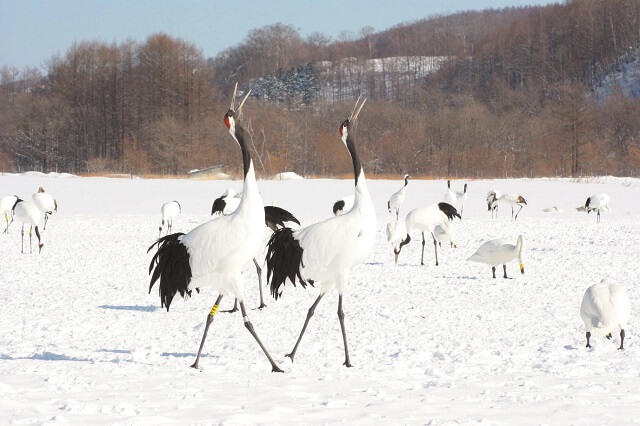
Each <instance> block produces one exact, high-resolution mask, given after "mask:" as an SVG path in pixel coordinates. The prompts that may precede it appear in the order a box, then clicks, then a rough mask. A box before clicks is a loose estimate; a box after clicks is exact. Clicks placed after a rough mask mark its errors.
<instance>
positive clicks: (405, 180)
mask: <svg viewBox="0 0 640 426" xmlns="http://www.w3.org/2000/svg"><path fill="white" fill-rule="evenodd" d="M407 185H409V176H407V177H405V178H404V186H407Z"/></svg>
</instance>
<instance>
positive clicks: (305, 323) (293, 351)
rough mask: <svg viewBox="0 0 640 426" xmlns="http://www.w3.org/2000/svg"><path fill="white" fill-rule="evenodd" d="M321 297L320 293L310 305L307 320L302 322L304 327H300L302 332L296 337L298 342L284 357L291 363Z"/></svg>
mask: <svg viewBox="0 0 640 426" xmlns="http://www.w3.org/2000/svg"><path fill="white" fill-rule="evenodd" d="M322 296H324V295H323V294H322V293H320V295H319V296H318V298H317V299H316V301H315V302H313V305H311V307H310V308H309V311H308V312H307V319H305V320H304V325H303V326H302V331H300V336H298V340H297V341H296V345H295V346H294V347H293V350H292V351H291V353H288V354H286V355H285V356H287V357H289V358H291V362H293V358H295V356H296V352H297V351H298V346H299V345H300V341H301V340H302V336H303V335H304V332H305V330H306V329H307V325H308V324H309V320H310V319H311V317H312V316H313V313H314V312H315V310H316V306H318V303H320V299H322Z"/></svg>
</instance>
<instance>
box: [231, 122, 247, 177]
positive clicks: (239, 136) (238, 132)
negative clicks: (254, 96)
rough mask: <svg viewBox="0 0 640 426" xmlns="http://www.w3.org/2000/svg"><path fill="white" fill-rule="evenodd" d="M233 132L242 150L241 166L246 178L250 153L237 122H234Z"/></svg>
mask: <svg viewBox="0 0 640 426" xmlns="http://www.w3.org/2000/svg"><path fill="white" fill-rule="evenodd" d="M235 134H236V140H237V141H238V145H240V149H241V150H242V167H243V168H244V177H245V179H246V178H247V173H249V167H250V165H251V153H250V152H249V148H248V147H247V144H246V143H245V131H244V129H243V128H242V126H241V125H240V123H238V122H236V128H235Z"/></svg>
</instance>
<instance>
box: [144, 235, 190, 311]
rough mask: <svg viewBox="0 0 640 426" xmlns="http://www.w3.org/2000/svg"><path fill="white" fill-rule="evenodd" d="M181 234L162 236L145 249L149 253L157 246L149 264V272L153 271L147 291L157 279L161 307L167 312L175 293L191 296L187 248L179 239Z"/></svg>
mask: <svg viewBox="0 0 640 426" xmlns="http://www.w3.org/2000/svg"><path fill="white" fill-rule="evenodd" d="M182 235H184V234H183V233H182V232H178V233H176V234H171V235H167V236H164V237H162V238H160V239H158V241H156V242H155V243H153V244H152V245H151V247H149V250H147V253H149V252H150V251H151V250H152V249H153V248H154V247H155V246H158V251H156V253H155V254H154V255H153V258H152V259H151V263H150V264H149V274H151V273H152V271H153V274H151V281H150V282H149V293H151V289H152V288H153V285H154V284H155V283H156V281H158V279H159V280H160V285H159V289H158V293H159V294H160V303H161V304H162V307H166V308H167V312H168V311H169V306H170V305H171V301H172V300H173V296H175V295H176V293H180V296H182V297H184V296H185V295H188V296H191V291H190V290H189V282H190V281H191V266H190V265H189V253H188V252H187V248H186V247H185V246H184V245H183V244H182V243H181V242H180V241H179V238H180V236H182Z"/></svg>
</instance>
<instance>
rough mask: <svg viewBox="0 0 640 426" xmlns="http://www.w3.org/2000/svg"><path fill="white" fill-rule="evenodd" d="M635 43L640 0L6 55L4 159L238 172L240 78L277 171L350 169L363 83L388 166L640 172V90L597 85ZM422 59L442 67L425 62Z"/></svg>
mask: <svg viewBox="0 0 640 426" xmlns="http://www.w3.org/2000/svg"><path fill="white" fill-rule="evenodd" d="M639 48H640V2H638V1H637V0H599V1H595V0H577V1H571V2H567V3H565V4H562V5H549V6H544V7H527V8H509V9H503V10H489V11H482V12H464V13H458V14H455V15H451V16H442V17H433V18H429V19H425V20H422V21H417V22H413V23H409V24H403V25H399V26H397V27H394V28H391V29H389V30H386V31H382V32H374V31H373V30H372V29H371V28H364V29H362V30H361V31H360V33H359V34H357V35H354V34H342V35H340V36H339V37H338V38H337V39H336V40H331V39H329V38H328V37H325V36H323V35H322V34H312V35H310V36H308V37H302V36H301V35H300V34H299V33H298V31H296V30H295V29H294V28H292V27H290V26H286V25H282V24H276V25H272V26H268V27H265V28H260V29H257V30H253V31H251V32H250V33H249V35H248V36H247V38H246V39H245V40H244V41H243V42H242V43H240V44H239V45H237V46H234V47H232V48H229V49H227V50H225V51H224V52H222V53H220V54H219V55H218V56H217V57H216V58H213V59H209V60H207V59H206V58H204V57H203V55H202V53H201V52H200V51H199V50H198V49H197V48H196V47H195V46H194V45H193V44H191V43H188V42H186V41H183V40H180V39H175V38H172V37H169V36H167V35H163V34H157V35H154V36H151V37H149V38H148V39H147V40H146V41H145V42H143V43H138V42H133V41H129V42H125V43H120V44H104V43H96V42H84V43H77V44H75V45H73V46H72V47H71V48H70V49H69V50H68V51H67V52H66V53H65V54H64V55H63V56H60V57H53V58H51V59H50V60H49V61H48V63H47V66H46V70H45V71H46V72H45V73H44V74H41V73H40V72H39V71H38V70H33V69H26V70H16V69H12V68H4V69H2V70H0V169H2V170H42V171H51V170H54V171H68V172H73V173H78V172H90V173H94V172H95V173H101V172H105V171H113V172H126V173H163V174H182V173H184V172H185V171H187V170H189V169H191V168H202V167H206V166H209V165H212V164H219V163H223V164H228V165H231V166H230V167H228V168H227V171H228V172H229V171H231V172H233V171H235V170H236V169H237V167H236V165H238V164H239V161H238V155H239V154H238V153H237V152H236V151H237V149H236V147H235V146H234V145H233V143H232V142H231V141H230V138H229V136H228V135H227V134H226V129H225V128H224V127H223V126H222V123H221V117H222V115H223V113H224V112H225V111H226V108H227V107H228V106H227V105H228V97H229V95H230V92H231V90H232V86H233V84H234V83H235V82H236V81H240V84H241V90H247V89H248V88H249V87H248V86H249V85H251V86H252V87H255V88H256V90H255V97H254V99H253V100H251V101H250V102H249V104H248V106H247V108H245V110H246V113H245V114H246V116H245V117H244V120H245V126H246V127H247V129H248V131H249V135H250V136H251V143H252V149H253V150H254V153H255V154H256V162H257V166H258V170H259V172H261V173H263V174H268V175H270V174H273V173H276V172H280V171H284V170H293V171H296V172H298V173H302V174H306V175H332V174H336V173H342V172H347V171H348V170H349V163H348V161H347V159H346V155H345V153H344V152H343V149H342V148H341V145H340V144H339V141H338V134H337V126H338V124H339V123H340V121H341V120H342V119H343V118H344V115H345V113H346V112H347V111H348V110H349V109H350V108H351V106H352V103H353V100H354V99H353V98H355V97H357V96H358V95H360V94H364V95H366V96H368V97H369V98H370V99H369V101H368V103H367V106H366V107H365V111H363V114H362V115H361V123H360V129H359V142H358V143H359V145H360V149H361V151H362V155H363V157H364V159H365V161H366V162H365V165H366V167H367V168H368V171H370V172H373V173H375V174H401V173H403V172H405V171H409V172H411V173H412V174H414V175H430V176H468V177H489V176H496V177H503V176H550V175H553V176H556V175H558V176H580V175H599V174H621V175H638V174H640V101H639V100H638V99H633V98H628V97H625V96H622V94H620V93H616V90H615V88H612V91H613V93H614V95H613V96H611V97H609V98H607V99H605V100H604V101H599V102H595V101H593V100H592V97H591V96H590V93H591V91H592V90H593V88H594V86H595V85H597V84H599V83H601V82H602V81H603V77H604V76H606V75H607V73H608V72H610V71H611V70H612V69H616V65H617V64H618V63H619V61H622V60H624V59H625V58H627V57H629V55H630V54H634V53H635V54H637V53H638V52H640V50H637V49H639ZM389 57H406V58H413V59H410V60H409V59H405V60H404V61H405V62H406V63H407V64H408V65H407V66H405V67H399V66H398V63H400V62H399V61H397V60H391V61H390V60H389V59H388V58H389ZM426 57H433V58H436V57H437V58H439V59H437V60H436V59H434V60H433V61H434V62H433V63H435V64H437V67H432V66H431V65H420V67H421V68H420V70H418V68H416V67H415V66H414V65H412V64H430V63H431V62H428V61H431V60H430V59H419V58H426ZM381 58H387V59H384V60H382V59H381ZM247 82H251V83H250V84H249V83H247ZM639 84H640V83H639Z"/></svg>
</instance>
